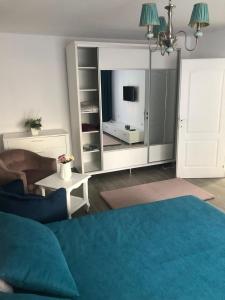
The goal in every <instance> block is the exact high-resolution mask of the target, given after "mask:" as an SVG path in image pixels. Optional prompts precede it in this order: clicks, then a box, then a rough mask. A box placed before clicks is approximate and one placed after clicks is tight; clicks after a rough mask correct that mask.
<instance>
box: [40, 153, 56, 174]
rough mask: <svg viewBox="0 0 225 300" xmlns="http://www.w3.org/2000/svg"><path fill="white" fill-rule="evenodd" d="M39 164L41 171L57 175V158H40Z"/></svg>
mask: <svg viewBox="0 0 225 300" xmlns="http://www.w3.org/2000/svg"><path fill="white" fill-rule="evenodd" d="M38 163H39V168H40V169H41V170H48V171H52V173H55V172H56V171H57V165H56V159H55V158H50V157H44V156H39V158H38Z"/></svg>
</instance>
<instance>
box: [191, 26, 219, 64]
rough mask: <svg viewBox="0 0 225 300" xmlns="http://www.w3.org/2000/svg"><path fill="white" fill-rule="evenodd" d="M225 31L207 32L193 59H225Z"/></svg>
mask: <svg viewBox="0 0 225 300" xmlns="http://www.w3.org/2000/svg"><path fill="white" fill-rule="evenodd" d="M224 36H225V29H223V30H217V31H213V32H205V33H204V36H203V37H202V39H201V40H200V42H199V45H198V48H197V50H196V51H195V52H193V54H192V55H191V58H224V57H225V38H224Z"/></svg>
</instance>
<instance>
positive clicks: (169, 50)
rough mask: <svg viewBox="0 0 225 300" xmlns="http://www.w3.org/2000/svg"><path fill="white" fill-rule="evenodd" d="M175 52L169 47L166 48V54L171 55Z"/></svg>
mask: <svg viewBox="0 0 225 300" xmlns="http://www.w3.org/2000/svg"><path fill="white" fill-rule="evenodd" d="M173 51H174V49H173V47H168V48H166V52H167V53H168V54H169V53H172V52H173Z"/></svg>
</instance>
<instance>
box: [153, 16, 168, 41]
mask: <svg viewBox="0 0 225 300" xmlns="http://www.w3.org/2000/svg"><path fill="white" fill-rule="evenodd" d="M159 23H160V25H156V26H154V28H153V33H154V37H155V38H156V37H157V36H158V35H159V33H160V32H166V31H167V23H166V19H165V18H164V17H159Z"/></svg>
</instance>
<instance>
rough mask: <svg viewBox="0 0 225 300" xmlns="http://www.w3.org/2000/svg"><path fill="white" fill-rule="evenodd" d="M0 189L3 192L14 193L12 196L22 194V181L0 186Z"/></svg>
mask: <svg viewBox="0 0 225 300" xmlns="http://www.w3.org/2000/svg"><path fill="white" fill-rule="evenodd" d="M0 189H3V190H4V191H5V192H9V193H14V194H20V195H23V194H24V185H23V181H22V180H19V179H18V180H14V181H11V182H9V183H7V184H5V185H2V186H1V187H0Z"/></svg>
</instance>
